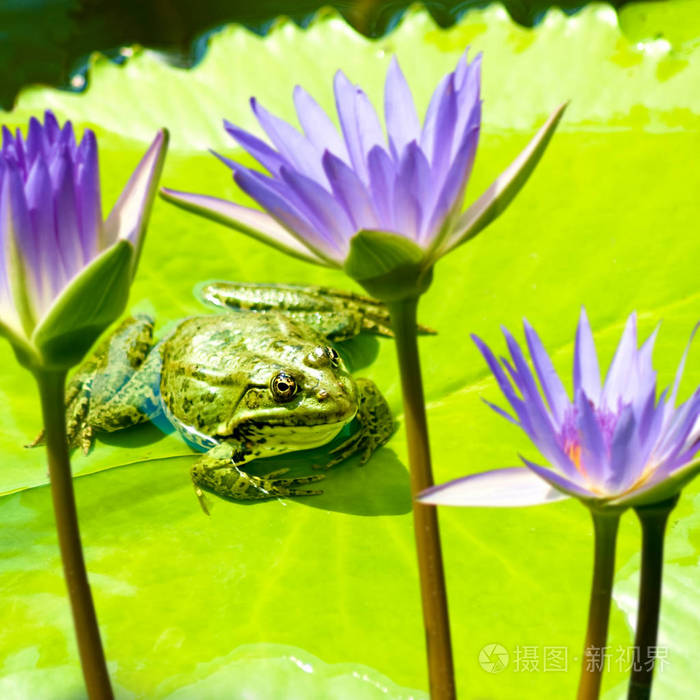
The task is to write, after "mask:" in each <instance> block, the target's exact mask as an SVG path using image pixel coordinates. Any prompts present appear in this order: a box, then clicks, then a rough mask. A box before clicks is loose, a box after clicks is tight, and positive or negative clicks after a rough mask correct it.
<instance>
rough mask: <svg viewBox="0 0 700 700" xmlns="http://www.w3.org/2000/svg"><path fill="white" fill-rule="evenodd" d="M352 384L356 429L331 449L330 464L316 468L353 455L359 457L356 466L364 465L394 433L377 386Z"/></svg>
mask: <svg viewBox="0 0 700 700" xmlns="http://www.w3.org/2000/svg"><path fill="white" fill-rule="evenodd" d="M356 383H357V396H358V403H359V407H358V409H357V416H356V418H357V421H358V423H359V424H360V428H359V430H357V431H356V432H355V433H353V434H352V435H351V436H350V437H349V438H348V439H347V440H345V441H344V442H342V443H341V444H340V445H338V446H337V447H335V448H334V449H333V450H331V454H333V455H335V457H333V459H331V460H330V462H328V463H327V464H325V465H323V466H321V467H317V468H321V469H330V467H332V466H334V465H336V464H338V463H339V462H342V461H344V460H346V459H347V458H348V457H351V456H352V455H353V454H355V453H356V452H359V453H360V455H361V456H360V464H366V463H367V460H369V458H370V457H371V456H372V453H373V452H374V451H375V450H376V449H378V448H379V447H381V446H382V445H384V444H385V443H386V442H387V440H389V438H390V437H391V434H392V433H393V432H394V419H393V416H392V415H391V409H390V408H389V404H388V403H387V402H386V399H385V398H384V396H382V394H381V392H380V391H379V389H378V388H377V385H376V384H375V383H374V382H373V381H371V380H370V379H363V378H360V379H357V380H356Z"/></svg>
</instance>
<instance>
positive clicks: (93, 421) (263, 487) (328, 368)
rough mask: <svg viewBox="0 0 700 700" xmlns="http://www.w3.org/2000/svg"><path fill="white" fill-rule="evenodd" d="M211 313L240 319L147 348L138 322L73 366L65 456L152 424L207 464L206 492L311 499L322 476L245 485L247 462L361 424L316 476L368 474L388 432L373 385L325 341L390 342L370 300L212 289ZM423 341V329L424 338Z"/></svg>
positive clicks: (201, 322) (201, 474)
mask: <svg viewBox="0 0 700 700" xmlns="http://www.w3.org/2000/svg"><path fill="white" fill-rule="evenodd" d="M199 295H200V297H201V298H202V299H203V300H204V301H205V302H207V303H208V304H210V305H214V306H218V307H224V308H235V309H236V310H237V311H236V312H229V313H221V314H216V315H203V316H196V317H192V318H187V319H184V320H183V321H181V322H180V323H179V324H178V325H177V327H176V328H175V329H174V330H173V331H172V332H171V333H170V334H169V335H168V336H167V337H165V338H164V339H163V340H161V341H159V342H157V343H154V340H153V320H152V319H151V318H150V317H147V316H143V315H141V316H134V317H131V318H128V319H126V320H125V321H123V322H122V324H121V325H120V326H119V327H118V328H117V329H116V330H115V331H114V332H113V333H112V334H111V335H110V336H109V337H108V338H107V339H106V340H105V341H104V342H103V343H102V344H101V345H100V346H98V348H97V349H96V350H95V351H94V353H93V354H92V355H91V356H89V357H88V359H87V360H86V361H85V362H84V363H83V364H82V365H81V366H80V367H79V369H78V371H77V372H76V374H75V375H74V376H73V378H72V379H71V381H70V383H69V385H68V388H67V409H66V413H67V418H66V420H67V432H68V439H69V443H70V446H71V447H81V448H82V449H83V451H84V452H87V451H88V450H89V449H90V446H91V444H92V441H93V438H94V434H95V431H99V430H104V431H110V432H112V431H116V430H121V429H124V428H128V427H131V426H133V425H137V424H139V423H143V422H146V421H149V420H153V419H156V418H158V417H161V418H163V417H164V418H165V419H167V421H168V422H169V423H170V424H172V426H173V427H174V428H175V429H176V430H177V431H178V432H179V433H180V435H181V436H182V437H183V438H184V439H185V440H186V441H187V442H188V443H190V444H192V445H194V446H195V447H196V448H197V449H199V450H201V451H203V454H202V455H201V456H200V457H199V458H198V459H197V461H196V462H195V464H194V465H193V467H192V469H191V476H192V481H193V482H194V485H195V490H196V492H197V495H198V497H199V498H200V502H201V503H202V505H203V507H204V500H203V493H202V491H203V490H205V491H209V492H212V493H214V494H216V495H219V496H222V497H224V498H227V499H232V500H252V499H265V498H274V497H283V496H310V495H315V494H319V493H322V492H321V491H319V490H312V489H305V488H299V487H300V486H303V485H304V484H308V483H311V482H316V481H320V480H321V479H323V477H324V475H323V474H313V475H311V476H306V477H299V478H287V477H285V476H284V474H285V473H286V472H287V471H288V470H286V469H279V470H276V471H274V472H271V473H268V474H266V475H264V476H253V475H251V474H249V473H247V471H246V469H245V467H246V465H247V464H249V463H250V462H252V461H253V460H255V459H259V458H263V457H270V456H272V455H280V454H285V453H288V452H294V451H296V450H305V449H311V448H314V447H320V446H322V445H325V444H327V443H329V442H330V441H331V440H333V439H334V438H335V437H337V435H338V434H339V433H340V431H341V430H342V429H343V427H344V426H345V425H347V424H348V423H350V422H351V421H352V420H353V419H355V418H356V419H357V425H358V429H357V430H356V431H355V432H354V433H353V434H352V435H351V436H350V437H349V438H348V439H347V440H345V441H344V442H343V443H342V444H341V445H339V446H338V447H336V448H335V449H334V450H333V454H334V456H333V458H332V459H331V460H330V461H329V462H328V464H326V465H324V466H325V467H330V466H333V465H334V464H337V463H338V462H340V461H342V460H344V459H347V458H348V457H350V456H351V455H353V454H355V453H358V452H359V453H360V455H361V461H362V463H363V464H364V463H365V462H366V461H367V460H368V459H369V458H370V456H371V455H372V453H373V452H374V450H376V449H377V448H378V447H380V446H381V445H383V444H384V443H385V442H386V441H387V440H388V439H389V437H390V435H391V433H392V431H393V419H392V416H391V411H390V409H389V406H388V405H387V403H386V401H385V399H384V397H383V396H382V395H381V393H380V392H379V390H378V389H377V387H376V385H375V384H374V383H373V382H371V381H370V380H368V379H354V378H353V377H352V376H351V375H350V374H349V372H348V371H347V369H346V367H345V365H344V363H343V361H342V359H341V358H340V356H339V355H338V353H337V351H336V350H335V349H334V348H333V346H332V345H331V344H330V343H332V342H333V341H339V340H344V339H347V338H350V337H353V336H354V335H356V334H357V333H359V332H360V331H361V330H366V331H370V332H373V333H377V334H380V335H391V330H390V328H389V325H388V314H387V311H386V309H385V308H384V307H383V306H382V305H381V304H380V303H379V302H377V301H375V300H373V299H370V298H368V297H364V296H361V295H356V294H352V293H348V292H342V291H340V290H331V289H326V288H319V287H300V286H291V285H288V286H285V285H255V284H240V283H229V282H217V283H211V284H207V285H205V286H203V287H202V288H201V289H200V290H199ZM423 330H426V329H423Z"/></svg>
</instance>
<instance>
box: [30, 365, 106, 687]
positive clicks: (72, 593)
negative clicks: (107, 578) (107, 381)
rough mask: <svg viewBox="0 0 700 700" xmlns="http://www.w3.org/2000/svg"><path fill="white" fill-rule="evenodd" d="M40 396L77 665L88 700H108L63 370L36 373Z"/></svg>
mask: <svg viewBox="0 0 700 700" xmlns="http://www.w3.org/2000/svg"><path fill="white" fill-rule="evenodd" d="M35 376H36V380H37V383H38V385H39V394H40V396H41V410H42V414H43V418H44V431H45V436H46V437H45V439H46V451H47V454H48V460H49V475H50V477H51V496H52V499H53V508H54V514H55V517H56V531H57V532H58V544H59V547H60V550H61V559H62V560H63V575H64V576H65V579H66V585H67V587H68V596H69V598H70V603H71V608H72V610H73V623H74V626H75V633H76V636H77V638H78V650H79V652H80V662H81V664H82V668H83V676H84V677H85V686H86V688H87V692H88V697H89V698H90V700H112V698H113V694H112V688H111V685H110V682H109V675H108V674H107V665H106V663H105V657H104V652H103V651H102V641H101V639H100V632H99V629H98V627H97V617H96V615H95V606H94V604H93V602H92V594H91V592H90V585H89V583H88V579H87V572H86V571H85V561H84V559H83V550H82V545H81V543H80V532H79V530H78V514H77V512H76V509H75V496H74V494H73V480H72V475H71V468H70V459H69V456H68V444H67V439H66V421H65V379H66V374H65V372H62V371H61V372H49V371H41V370H40V371H37V372H36V374H35Z"/></svg>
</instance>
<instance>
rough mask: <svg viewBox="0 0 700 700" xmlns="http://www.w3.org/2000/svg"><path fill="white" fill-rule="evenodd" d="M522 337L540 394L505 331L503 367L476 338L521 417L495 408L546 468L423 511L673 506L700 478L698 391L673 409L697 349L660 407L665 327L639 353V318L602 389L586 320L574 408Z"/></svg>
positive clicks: (503, 475) (512, 475) (477, 484)
mask: <svg viewBox="0 0 700 700" xmlns="http://www.w3.org/2000/svg"><path fill="white" fill-rule="evenodd" d="M524 327H525V337H526V340H527V345H528V349H529V351H530V356H531V358H532V364H533V365H534V369H535V374H536V376H537V379H538V380H539V387H538V385H537V382H536V380H535V375H533V373H532V371H531V370H530V367H529V366H528V364H527V361H526V359H525V355H524V353H523V351H522V350H521V348H520V347H519V345H518V344H517V343H516V341H515V340H514V338H513V336H512V335H511V334H510V333H509V332H508V331H507V330H506V329H503V333H504V335H505V338H506V343H507V345H508V349H509V351H510V355H511V359H506V358H501V364H499V362H498V360H497V359H496V357H495V356H494V354H493V352H491V350H490V349H489V348H488V347H487V346H486V345H485V344H484V343H483V342H482V341H481V340H480V339H479V338H478V337H476V336H472V338H473V339H474V342H475V343H476V344H477V346H478V348H479V350H480V351H481V353H482V355H483V356H484V358H485V359H486V362H487V363H488V365H489V368H490V369H491V371H492V372H493V374H494V376H495V377H496V380H497V382H498V384H499V386H500V388H501V391H502V392H503V394H504V396H505V397H506V399H507V400H508V403H509V404H510V406H511V408H512V409H513V412H514V413H515V417H513V416H511V415H510V414H509V413H507V412H505V411H504V410H502V409H501V408H499V407H498V406H494V405H492V404H489V405H490V406H491V408H493V409H494V410H495V411H496V412H497V413H499V414H500V415H501V416H503V417H505V418H506V419H508V420H509V421H511V422H512V423H515V424H516V425H518V426H519V427H521V428H522V429H523V430H524V431H525V432H526V433H527V434H528V436H529V437H530V439H531V440H532V441H533V443H534V444H535V446H536V447H537V448H538V449H539V451H540V453H541V454H542V456H543V457H544V459H545V460H546V462H547V466H541V465H539V464H536V463H534V462H531V461H530V460H527V459H525V458H522V457H521V459H522V460H523V462H524V463H525V465H526V467H513V468H508V469H498V470H495V471H491V472H485V473H482V474H475V475H471V476H467V477H464V478H462V479H457V480H455V481H451V482H449V483H447V484H442V485H440V486H435V487H433V488H431V489H429V490H427V491H424V492H423V495H421V497H420V499H419V500H420V501H421V502H423V503H432V504H435V505H441V504H444V505H471V506H476V505H484V506H489V505H494V506H510V505H533V504H537V503H544V502H547V501H550V500H558V499H560V498H566V497H567V496H575V497H577V498H579V499H581V500H583V501H586V502H589V503H592V504H596V505H610V506H628V505H640V504H643V503H653V502H658V501H662V500H665V499H667V498H670V497H671V496H673V495H674V494H676V493H677V492H678V491H679V490H680V489H681V487H682V486H683V485H684V484H685V483H686V482H687V481H688V480H689V479H691V478H692V477H693V476H694V475H695V474H696V473H697V472H698V471H699V470H700V460H697V459H696V457H697V453H698V451H699V450H700V434H699V431H698V428H697V427H695V426H696V425H697V424H699V423H700V388H698V389H696V390H695V392H694V393H693V394H692V396H691V397H690V398H688V399H687V400H686V401H685V402H683V403H682V404H680V405H679V406H676V405H675V404H676V398H677V394H678V387H679V384H680V381H681V376H682V374H683V368H684V365H685V361H686V357H687V354H688V349H689V347H690V343H688V347H687V348H686V350H685V353H684V354H683V357H682V359H681V362H680V365H679V367H678V371H677V373H676V377H675V381H674V384H673V387H672V389H671V391H670V393H669V392H668V389H666V390H665V391H663V392H662V393H661V395H660V396H658V397H657V389H656V372H655V371H654V368H653V366H652V358H651V356H652V349H653V346H654V341H655V339H656V335H657V332H658V327H657V329H656V330H655V331H654V332H653V333H652V334H651V336H650V337H649V338H648V339H647V340H646V341H645V342H644V343H643V344H642V346H641V347H640V348H637V321H636V315H635V314H634V313H633V314H632V315H631V316H630V317H629V318H628V320H627V325H626V326H625V330H624V332H623V334H622V339H621V340H620V343H619V345H618V348H617V351H616V353H615V356H614V358H613V361H612V363H611V365H610V368H609V369H608V372H607V375H606V377H605V381H604V382H603V383H602V385H601V381H600V373H599V369H598V359H597V357H596V350H595V346H594V344H593V336H592V334H591V329H590V326H589V324H588V319H587V317H586V313H585V311H583V310H582V311H581V317H580V320H579V324H578V330H577V333H576V347H575V354H574V371H573V380H574V382H573V393H574V397H573V400H571V399H570V398H569V397H568V395H567V393H566V391H565V390H564V387H563V385H562V383H561V380H560V379H559V377H558V376H557V374H556V372H555V370H554V367H553V366H552V362H551V360H550V359H549V356H548V355H547V353H546V351H545V349H544V347H543V345H542V342H541V341H540V339H539V337H538V336H537V334H536V333H535V331H534V329H533V328H532V327H531V326H530V325H529V324H528V323H527V321H525V322H524ZM696 329H697V326H696ZM694 333H695V331H693V334H694ZM691 340H692V336H691ZM487 403H488V402H487Z"/></svg>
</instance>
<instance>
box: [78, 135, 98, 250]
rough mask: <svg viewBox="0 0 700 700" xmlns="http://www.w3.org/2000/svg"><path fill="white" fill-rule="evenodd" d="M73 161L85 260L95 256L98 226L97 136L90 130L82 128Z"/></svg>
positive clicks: (81, 241)
mask: <svg viewBox="0 0 700 700" xmlns="http://www.w3.org/2000/svg"><path fill="white" fill-rule="evenodd" d="M77 164H78V171H77V173H76V189H77V195H78V207H77V215H78V223H79V225H80V243H81V245H82V248H83V259H84V260H85V261H86V262H87V261H89V260H92V259H93V258H94V257H95V256H96V255H97V250H98V243H99V241H100V239H101V229H102V203H101V199H100V169H99V164H98V160H97V139H96V138H95V134H94V133H93V132H92V131H86V132H85V134H84V135H83V138H82V141H81V142H80V146H79V147H78V151H77Z"/></svg>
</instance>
